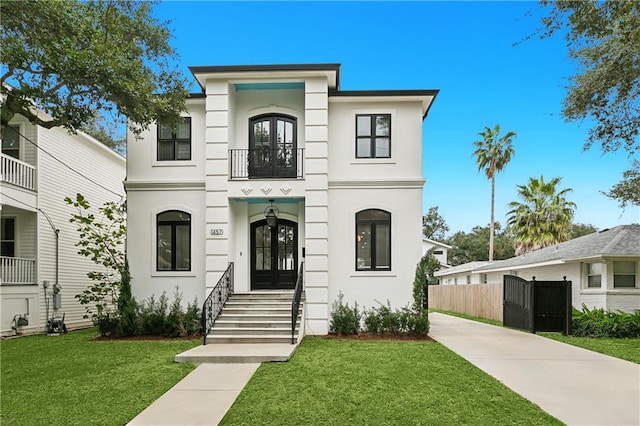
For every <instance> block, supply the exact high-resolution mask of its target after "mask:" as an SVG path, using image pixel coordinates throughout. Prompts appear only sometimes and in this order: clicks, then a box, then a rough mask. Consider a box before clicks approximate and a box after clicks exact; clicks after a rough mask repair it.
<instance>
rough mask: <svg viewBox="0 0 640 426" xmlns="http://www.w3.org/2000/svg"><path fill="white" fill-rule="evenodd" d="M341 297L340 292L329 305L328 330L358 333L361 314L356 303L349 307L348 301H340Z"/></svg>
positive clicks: (340, 333) (341, 333)
mask: <svg viewBox="0 0 640 426" xmlns="http://www.w3.org/2000/svg"><path fill="white" fill-rule="evenodd" d="M343 298H344V295H343V294H342V292H340V293H338V300H337V301H335V302H333V304H332V306H331V321H330V324H329V331H331V332H332V333H336V334H339V335H343V334H358V332H359V331H360V319H361V318H362V314H361V313H360V311H359V310H358V303H355V304H354V306H353V308H350V307H349V304H348V303H346V304H344V303H342V299H343Z"/></svg>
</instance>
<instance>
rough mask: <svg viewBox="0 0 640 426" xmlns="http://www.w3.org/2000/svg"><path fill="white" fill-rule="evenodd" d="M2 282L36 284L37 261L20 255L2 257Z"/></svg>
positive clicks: (0, 276)
mask: <svg viewBox="0 0 640 426" xmlns="http://www.w3.org/2000/svg"><path fill="white" fill-rule="evenodd" d="M0 264H1V265H2V272H1V274H0V278H2V281H1V282H2V284H36V261H35V260H33V259H21V258H19V257H6V256H1V257H0Z"/></svg>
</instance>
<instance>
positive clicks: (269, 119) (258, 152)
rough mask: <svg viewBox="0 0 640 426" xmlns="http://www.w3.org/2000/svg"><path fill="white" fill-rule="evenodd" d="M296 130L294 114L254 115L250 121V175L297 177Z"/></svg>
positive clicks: (258, 176)
mask: <svg viewBox="0 0 640 426" xmlns="http://www.w3.org/2000/svg"><path fill="white" fill-rule="evenodd" d="M296 132H297V130H296V119H295V118H294V117H289V116H285V115H272V114H269V115H260V116H257V117H253V118H252V119H251V120H250V125H249V178H284V177H293V178H295V177H296V161H297V152H296Z"/></svg>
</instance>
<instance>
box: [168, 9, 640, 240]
mask: <svg viewBox="0 0 640 426" xmlns="http://www.w3.org/2000/svg"><path fill="white" fill-rule="evenodd" d="M155 10H156V12H155V15H156V16H157V17H158V18H159V19H161V20H170V21H171V23H170V28H171V29H172V31H173V40H172V45H173V46H174V47H175V49H176V50H177V52H178V54H179V55H180V67H181V68H182V69H183V71H184V73H185V75H188V76H190V73H189V71H188V69H187V67H188V66H191V65H243V64H280V63H282V64H286V63H340V64H342V67H341V75H340V88H341V89H342V90H367V89H439V90H440V94H439V95H438V97H437V99H436V101H435V103H434V105H433V106H432V108H431V111H430V113H429V115H428V117H427V118H426V120H425V122H424V125H423V127H424V137H423V146H424V149H423V157H424V158H423V163H424V177H425V178H426V180H427V182H426V184H425V186H424V197H423V198H424V201H423V206H424V212H426V211H427V210H428V208H429V207H431V206H438V208H439V212H440V214H441V215H442V216H443V217H444V218H445V219H446V221H447V223H448V225H449V227H450V232H449V235H450V234H452V233H453V232H456V231H459V230H461V231H465V232H468V231H469V230H470V229H471V228H472V227H473V226H476V225H486V224H488V223H489V217H490V183H489V181H488V180H487V179H486V177H485V175H484V174H483V173H481V172H478V170H477V163H476V160H475V158H474V157H473V156H472V152H473V150H474V149H473V141H474V140H477V139H478V135H477V134H478V132H480V131H482V130H483V129H484V127H486V126H490V127H493V126H494V125H495V124H497V123H499V124H500V125H501V128H502V129H503V130H504V131H507V130H513V131H515V132H516V133H517V134H518V136H517V137H516V138H515V139H514V148H515V155H514V157H513V158H512V161H511V162H510V163H509V164H508V165H507V167H506V168H505V170H504V171H503V172H502V173H500V174H499V175H498V177H497V179H496V203H495V208H496V220H497V221H499V222H501V223H503V224H504V223H505V222H506V212H507V210H508V208H507V204H508V203H509V202H510V201H515V200H517V188H516V185H518V184H525V183H526V182H527V181H528V179H529V177H533V176H536V177H537V176H540V175H544V177H545V179H551V178H553V177H556V176H561V177H562V178H563V181H562V183H561V188H566V187H569V188H573V192H572V193H571V194H570V195H569V197H568V199H569V200H571V201H573V202H575V203H576V204H577V206H578V209H577V211H576V216H575V221H576V222H580V223H590V224H593V225H595V226H596V227H598V228H600V229H603V228H609V227H613V226H616V225H618V224H624V223H632V222H639V221H640V211H639V209H638V208H627V209H626V211H624V212H623V211H622V210H620V209H619V208H618V206H617V203H616V202H615V201H613V200H610V199H609V198H607V197H605V196H604V195H602V194H601V193H600V191H605V190H607V189H609V188H610V187H611V186H612V185H613V184H615V183H616V182H618V181H619V180H620V178H621V176H622V172H623V171H624V170H626V169H627V168H628V167H629V165H630V164H631V159H630V158H629V157H628V156H627V154H626V153H625V152H622V151H621V152H618V153H616V154H606V155H604V154H602V153H601V152H600V150H599V147H593V148H591V149H590V150H588V151H586V152H585V151H583V145H584V141H585V140H586V137H587V132H588V125H589V123H587V122H585V123H575V122H571V123H567V122H565V121H564V120H563V119H562V117H561V115H560V111H561V108H562V101H563V98H564V94H565V92H564V87H565V86H566V84H567V78H568V77H569V76H570V75H571V74H572V72H573V70H574V64H573V63H572V62H571V61H570V60H569V58H568V54H567V51H566V48H565V45H564V40H563V39H562V38H561V37H560V36H556V37H554V38H553V39H545V40H540V39H538V38H537V37H535V38H531V39H529V40H527V41H523V42H522V43H520V44H518V45H516V46H514V43H515V42H518V41H521V40H523V39H524V38H525V37H526V36H528V35H530V34H532V33H533V32H534V31H535V30H536V29H537V28H538V27H539V25H540V24H539V22H540V20H539V18H540V17H541V16H543V14H544V10H542V9H541V8H540V7H539V6H538V3H536V2H480V1H478V2H430V1H422V2H368V1H360V2H338V1H332V2H258V3H252V2H232V3H223V2H209V1H197V2H186V1H165V2H163V3H161V4H160V5H158V6H157V7H156V9H155ZM192 90H193V91H196V90H198V88H197V84H196V83H195V80H194V84H193V86H192Z"/></svg>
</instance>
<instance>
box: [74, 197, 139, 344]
mask: <svg viewBox="0 0 640 426" xmlns="http://www.w3.org/2000/svg"><path fill="white" fill-rule="evenodd" d="M65 202H66V203H67V204H69V205H71V206H73V207H75V208H76V211H77V212H76V213H75V214H74V215H73V216H72V217H71V219H69V221H70V222H71V223H75V224H76V225H77V226H78V228H77V230H78V232H79V234H80V240H79V241H78V242H77V243H76V246H77V247H79V248H80V249H79V250H78V254H80V255H81V256H85V257H88V258H89V259H91V260H92V261H93V262H94V263H96V264H97V265H101V266H102V267H103V268H102V269H100V270H96V271H90V272H88V273H87V276H88V277H89V278H90V279H91V280H92V281H93V284H92V285H91V286H89V287H88V288H86V289H84V290H83V291H82V292H81V293H80V294H77V295H76V296H75V298H76V299H78V300H79V301H80V304H82V305H84V306H85V310H86V315H85V316H84V318H89V317H90V318H91V319H92V320H93V321H94V323H95V324H97V325H100V324H101V323H103V322H108V323H112V322H113V321H112V318H114V316H116V308H117V307H118V302H120V304H121V305H122V306H124V305H126V304H127V303H130V302H126V299H127V298H128V299H130V298H131V287H130V284H129V268H128V265H127V264H126V262H125V257H124V252H123V251H122V248H123V247H124V238H125V232H126V228H125V208H124V202H120V203H115V202H107V203H104V205H103V206H102V207H100V208H99V209H98V211H99V213H100V214H99V215H98V216H96V215H95V214H94V213H92V212H91V205H90V204H89V201H87V199H86V198H85V197H84V196H83V195H82V194H76V198H75V200H72V199H71V198H69V197H66V198H65ZM125 277H126V278H125ZM122 281H125V283H126V286H127V288H128V290H127V289H126V290H125V294H124V295H123V296H122V298H121V299H120V300H119V294H120V284H121V283H122ZM127 292H128V295H127ZM107 328H110V327H107ZM104 331H105V330H104V329H102V328H101V332H103V334H105V333H104ZM111 331H115V330H111Z"/></svg>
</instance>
